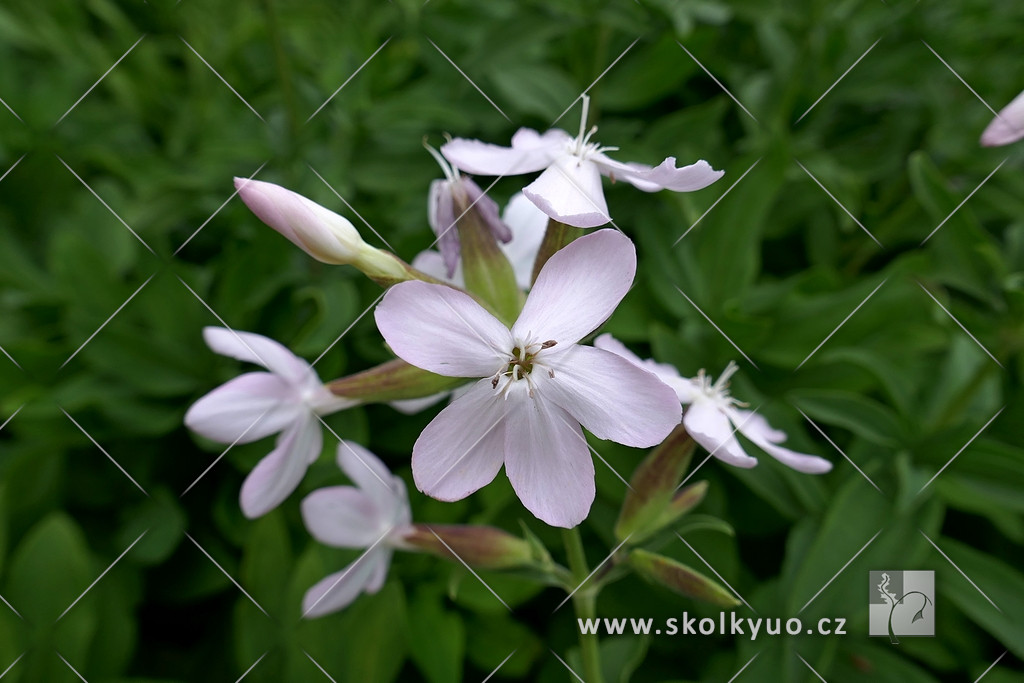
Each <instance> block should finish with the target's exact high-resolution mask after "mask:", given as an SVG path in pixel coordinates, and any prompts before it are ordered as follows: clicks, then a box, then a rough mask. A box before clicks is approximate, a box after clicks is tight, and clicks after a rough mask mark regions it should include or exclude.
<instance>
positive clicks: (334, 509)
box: [302, 441, 412, 617]
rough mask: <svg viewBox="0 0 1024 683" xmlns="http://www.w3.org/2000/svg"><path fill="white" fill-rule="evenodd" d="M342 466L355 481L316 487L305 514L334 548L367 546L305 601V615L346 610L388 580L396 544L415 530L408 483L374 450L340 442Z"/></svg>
mask: <svg viewBox="0 0 1024 683" xmlns="http://www.w3.org/2000/svg"><path fill="white" fill-rule="evenodd" d="M338 466H339V467H341V469H342V471H344V472H345V474H347V475H348V476H349V478H350V479H351V480H352V482H353V483H354V484H355V486H331V487H328V488H322V489H317V490H316V491H313V492H312V493H311V494H309V495H308V496H306V498H305V499H304V500H303V501H302V519H303V521H305V523H306V528H307V529H308V530H309V533H310V534H311V535H312V536H313V538H315V539H316V540H318V541H320V542H321V543H323V544H325V545H330V546H334V547H336V548H366V549H367V550H366V552H365V553H363V554H362V555H361V556H360V557H359V559H357V560H356V561H355V562H353V563H352V564H350V565H349V566H347V567H345V568H344V569H343V570H341V571H340V572H336V573H334V574H331V575H329V576H327V577H326V578H324V579H322V580H320V581H319V582H317V583H316V585H314V586H313V587H312V588H310V589H309V590H308V591H306V596H305V598H303V600H302V615H303V616H304V617H319V616H323V615H325V614H329V613H331V612H337V611H338V610H340V609H344V608H345V607H347V606H348V605H349V604H351V603H352V601H353V600H355V599H356V598H357V597H359V595H360V594H361V593H367V594H370V595H372V594H373V593H376V592H377V591H379V590H380V588H381V586H383V585H384V579H385V578H386V577H387V574H388V567H390V566H391V555H392V553H393V552H394V550H395V548H404V547H406V545H405V544H404V543H403V542H402V537H403V535H404V534H406V533H409V532H410V531H412V526H411V525H412V515H411V513H410V511H409V496H408V494H407V493H406V491H405V482H403V481H402V480H401V478H399V477H396V476H394V475H393V474H391V472H389V471H388V468H387V467H386V466H385V465H384V463H382V462H381V461H380V459H378V458H377V456H375V455H374V454H373V453H371V452H370V451H368V450H367V449H365V448H363V447H362V446H360V445H359V444H357V443H353V442H351V441H342V442H341V443H340V444H339V445H338Z"/></svg>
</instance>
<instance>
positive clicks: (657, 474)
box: [615, 425, 707, 545]
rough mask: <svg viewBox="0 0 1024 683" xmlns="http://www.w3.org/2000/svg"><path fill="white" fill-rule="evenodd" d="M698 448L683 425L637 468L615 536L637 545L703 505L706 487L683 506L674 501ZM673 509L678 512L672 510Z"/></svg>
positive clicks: (682, 503) (687, 498)
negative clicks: (695, 449) (677, 489)
mask: <svg viewBox="0 0 1024 683" xmlns="http://www.w3.org/2000/svg"><path fill="white" fill-rule="evenodd" d="M695 446H696V444H695V443H694V441H693V439H691V438H690V435H689V434H688V433H687V432H686V429H685V428H684V427H683V426H682V425H679V426H678V427H676V428H675V430H673V432H672V433H671V434H669V435H668V438H666V439H665V440H664V441H663V442H661V445H659V446H658V447H657V448H656V449H654V450H653V451H651V454H650V455H648V456H647V457H646V458H645V459H644V461H643V462H641V463H640V465H639V466H638V467H637V468H636V471H635V472H633V476H632V477H631V478H630V481H629V491H627V492H626V499H625V501H623V503H622V511H621V512H620V513H619V521H618V522H617V523H616V524H615V536H616V537H617V538H618V539H619V540H620V541H624V540H626V539H627V538H628V539H629V540H630V543H632V544H634V545H636V544H637V543H639V542H641V541H643V540H644V539H645V538H647V537H649V536H650V535H651V534H653V533H654V532H656V531H658V530H659V529H661V528H663V527H664V526H665V525H666V524H668V523H670V522H672V521H675V520H676V519H677V518H679V517H680V516H681V515H682V514H683V513H685V512H686V511H687V510H689V509H690V508H692V507H694V506H695V505H696V504H697V503H699V502H700V499H701V498H703V496H704V490H705V489H706V488H707V487H706V485H705V486H703V487H701V488H700V489H699V490H693V491H692V492H691V493H690V494H688V495H687V496H685V497H684V498H683V499H682V502H681V503H680V504H679V505H676V504H675V502H674V500H673V495H674V494H675V491H676V487H678V486H679V482H680V480H682V478H683V473H684V472H686V469H687V467H689V465H690V458H691V457H692V455H693V451H694V448H695ZM695 486H696V485H695ZM689 488H690V489H695V487H689ZM685 490H686V489H684V491H685ZM694 494H698V495H694ZM670 506H674V507H676V508H677V509H676V510H674V511H670V510H669V508H670Z"/></svg>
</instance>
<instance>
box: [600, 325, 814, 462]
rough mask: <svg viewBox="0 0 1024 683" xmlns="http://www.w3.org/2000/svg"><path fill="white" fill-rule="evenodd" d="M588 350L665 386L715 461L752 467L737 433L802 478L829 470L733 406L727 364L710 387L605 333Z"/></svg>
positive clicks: (763, 422) (765, 422) (749, 413)
mask: <svg viewBox="0 0 1024 683" xmlns="http://www.w3.org/2000/svg"><path fill="white" fill-rule="evenodd" d="M594 346H596V347H597V348H599V349H604V350H606V351H611V352H612V353H615V354H618V355H620V356H622V357H623V358H625V359H626V360H628V361H629V362H631V363H633V364H634V365H636V366H637V367H641V368H644V369H645V370H647V371H648V372H650V373H652V374H653V375H655V376H657V377H658V378H659V379H660V380H661V381H662V382H664V383H665V384H667V385H668V386H670V387H671V388H672V389H673V390H674V391H675V392H676V396H677V397H678V399H679V402H680V403H682V404H683V405H689V408H687V410H686V412H685V413H684V414H683V426H685V427H686V431H687V432H689V434H690V436H692V437H693V440H694V441H696V442H697V443H699V444H700V445H701V446H703V447H704V448H706V449H707V450H708V452H709V453H712V454H713V455H714V456H715V457H716V458H718V459H719V460H722V461H724V462H727V463H729V464H730V465H735V466H736V467H753V466H754V465H756V464H757V459H756V458H753V457H751V456H749V455H747V453H746V451H744V450H743V447H742V446H741V445H740V442H739V441H737V440H736V436H735V432H737V431H738V432H739V433H740V434H742V435H743V436H745V437H746V438H748V439H750V441H751V442H752V443H753V444H754V445H755V446H757V447H758V448H760V449H761V450H763V451H764V452H765V453H767V454H768V455H770V456H772V457H773V458H775V459H776V460H778V461H779V462H781V463H782V464H783V465H786V466H788V467H792V468H793V469H794V470H798V471H800V472H806V473H808V474H822V473H824V472H828V471H829V470H831V469H832V463H830V462H829V461H828V460H825V459H824V458H819V457H818V456H816V455H806V454H804V453H797V452H796V451H791V450H789V449H788V448H784V447H782V446H779V445H778V444H780V443H782V442H783V441H785V440H786V433H785V432H783V431H780V430H778V429H775V428H773V427H772V426H771V425H770V424H768V420H766V419H764V417H762V416H761V415H759V414H757V413H756V412H754V411H751V410H744V409H743V408H741V407H738V406H741V405H743V404H741V403H740V402H739V401H737V400H736V399H734V398H733V397H732V396H730V395H729V378H730V377H732V375H733V374H734V373H735V372H736V371H737V370H738V369H739V367H738V366H737V365H736V364H735V363H732V362H730V363H729V365H728V366H727V367H726V368H725V370H724V371H722V374H721V375H720V376H719V377H718V381H717V382H715V383H714V384H712V383H711V378H710V377H708V376H706V375H705V374H704V371H703V370H701V371H700V372H699V373H698V374H697V377H695V378H694V379H687V378H685V377H682V376H680V374H679V371H678V370H676V368H675V367H673V366H671V365H669V364H667V363H658V362H656V361H653V360H642V359H641V358H639V357H638V356H637V355H636V354H635V353H633V352H632V351H630V350H629V349H628V348H626V346H625V345H624V344H623V343H622V342H620V341H619V340H617V339H615V338H614V337H612V336H611V335H610V334H603V335H601V336H600V337H598V338H597V339H595V340H594Z"/></svg>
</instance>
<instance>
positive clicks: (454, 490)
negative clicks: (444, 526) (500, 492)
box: [412, 379, 507, 500]
mask: <svg viewBox="0 0 1024 683" xmlns="http://www.w3.org/2000/svg"><path fill="white" fill-rule="evenodd" d="M506 410H507V406H506V404H505V401H504V400H503V398H502V394H501V392H500V391H498V390H496V389H494V388H493V387H491V380H490V379H482V380H480V381H479V382H477V383H476V384H474V385H473V386H472V387H471V388H470V389H469V391H468V392H466V394H465V395H464V396H462V397H461V398H459V399H458V400H456V401H453V402H452V403H450V404H449V405H448V406H447V407H446V408H445V409H444V410H442V411H441V412H440V413H438V415H437V417H435V418H434V419H433V421H432V422H431V423H430V424H428V425H427V426H426V428H425V429H424V430H423V432H422V433H421V434H420V436H419V438H418V439H416V444H415V445H414V446H413V449H412V476H413V479H414V480H415V482H416V488H418V489H419V490H420V491H422V492H424V493H426V494H427V495H428V496H432V497H434V498H437V499H439V500H461V499H462V498H465V497H466V496H468V495H469V494H471V493H473V492H474V491H476V490H477V489H479V488H480V487H482V486H484V485H485V484H488V483H490V482H491V480H493V479H494V477H495V475H497V474H498V470H500V469H501V463H502V461H503V460H504V449H505V424H504V421H505V412H506Z"/></svg>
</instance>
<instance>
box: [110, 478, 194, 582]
mask: <svg viewBox="0 0 1024 683" xmlns="http://www.w3.org/2000/svg"><path fill="white" fill-rule="evenodd" d="M122 518H123V520H124V521H123V522H122V527H121V530H120V532H119V533H118V536H117V538H118V544H119V545H123V546H125V547H127V546H128V545H129V544H130V543H132V542H133V541H135V539H137V538H139V536H140V535H142V534H145V535H144V536H142V538H141V539H139V542H138V543H136V544H135V547H134V548H132V553H131V557H132V559H133V560H135V561H136V562H143V563H146V564H159V563H161V562H163V561H164V560H166V559H167V558H168V557H170V555H171V553H173V552H174V550H175V548H177V547H178V544H179V543H181V539H182V538H184V536H185V513H184V511H182V509H181V505H180V504H179V503H178V499H177V498H176V497H175V496H173V495H172V494H171V493H170V492H168V491H167V489H163V488H160V489H156V490H154V491H153V492H152V493H151V495H150V497H149V498H146V499H145V500H144V501H142V502H141V503H138V504H137V505H132V506H128V507H125V509H124V511H123V513H122Z"/></svg>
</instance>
